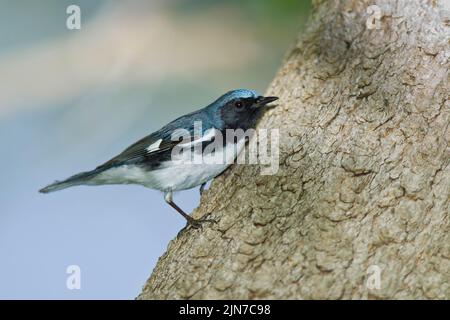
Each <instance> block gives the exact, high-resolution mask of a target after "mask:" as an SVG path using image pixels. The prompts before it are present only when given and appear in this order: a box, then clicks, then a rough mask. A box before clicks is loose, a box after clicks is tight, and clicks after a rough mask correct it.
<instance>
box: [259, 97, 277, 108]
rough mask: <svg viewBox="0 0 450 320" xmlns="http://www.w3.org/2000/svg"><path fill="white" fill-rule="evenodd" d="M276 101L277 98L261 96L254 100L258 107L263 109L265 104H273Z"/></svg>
mask: <svg viewBox="0 0 450 320" xmlns="http://www.w3.org/2000/svg"><path fill="white" fill-rule="evenodd" d="M276 100H278V97H263V96H260V97H258V98H257V99H256V102H257V104H258V106H259V107H263V106H265V105H266V104H269V103H271V102H274V101H276Z"/></svg>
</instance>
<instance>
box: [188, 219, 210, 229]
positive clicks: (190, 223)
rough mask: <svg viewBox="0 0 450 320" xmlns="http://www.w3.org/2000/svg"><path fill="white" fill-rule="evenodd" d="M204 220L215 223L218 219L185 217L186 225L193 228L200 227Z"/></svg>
mask: <svg viewBox="0 0 450 320" xmlns="http://www.w3.org/2000/svg"><path fill="white" fill-rule="evenodd" d="M205 222H210V223H217V222H218V221H217V220H215V219H205V218H200V219H194V218H192V217H189V219H187V225H186V227H188V226H191V227H192V228H194V229H201V228H202V227H203V224H204V223H205Z"/></svg>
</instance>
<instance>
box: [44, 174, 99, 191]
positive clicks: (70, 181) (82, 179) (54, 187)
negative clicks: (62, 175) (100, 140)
mask: <svg viewBox="0 0 450 320" xmlns="http://www.w3.org/2000/svg"><path fill="white" fill-rule="evenodd" d="M100 172H101V170H98V169H95V170H92V171H87V172H81V173H78V174H76V175H73V176H71V177H70V178H67V179H66V180H63V181H55V182H54V183H52V184H50V185H48V186H46V187H45V188H42V189H41V190H39V192H40V193H50V192H54V191H58V190H62V189H66V188H70V187H74V186H79V185H83V184H90V183H89V181H90V180H91V179H92V178H93V177H94V176H96V175H97V174H98V173H100Z"/></svg>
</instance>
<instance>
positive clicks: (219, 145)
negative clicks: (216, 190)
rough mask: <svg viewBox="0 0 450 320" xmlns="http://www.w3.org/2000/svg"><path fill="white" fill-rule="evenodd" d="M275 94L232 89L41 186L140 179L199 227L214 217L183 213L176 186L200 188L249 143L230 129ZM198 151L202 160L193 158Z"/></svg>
mask: <svg viewBox="0 0 450 320" xmlns="http://www.w3.org/2000/svg"><path fill="white" fill-rule="evenodd" d="M277 99H278V97H264V96H262V95H260V94H258V93H257V92H256V91H254V90H247V89H237V90H232V91H229V92H227V93H225V94H224V95H222V96H221V97H219V98H218V99H217V100H215V101H214V102H212V103H211V104H209V105H207V106H206V107H204V108H202V109H200V110H197V111H194V112H192V113H189V114H186V115H184V116H182V117H179V118H178V119H176V120H174V121H172V122H170V123H169V124H167V125H165V126H164V127H162V128H161V129H159V130H158V131H156V132H153V133H151V134H149V135H148V136H146V137H144V138H142V139H141V140H139V141H137V142H136V143H134V144H132V145H131V146H130V147H128V148H127V149H125V150H124V151H123V152H122V153H120V154H119V155H117V156H116V157H114V158H112V159H111V160H109V161H107V162H106V163H104V164H102V165H100V166H98V167H97V168H95V169H94V170H92V171H87V172H81V173H78V174H76V175H73V176H71V177H69V178H68V179H66V180H63V181H56V182H54V183H52V184H50V185H48V186H46V187H45V188H43V189H41V190H40V192H42V193H50V192H54V191H58V190H61V189H66V188H69V187H73V186H79V185H88V186H96V185H106V184H139V185H143V186H145V187H148V188H151V189H156V190H160V191H162V192H164V199H165V201H166V202H167V203H168V204H169V205H170V206H172V207H173V208H174V209H175V210H176V211H178V212H179V213H180V214H181V215H182V216H183V217H184V218H185V219H186V220H187V223H188V224H190V225H192V226H193V227H199V226H201V223H202V222H211V221H212V220H208V219H194V218H193V217H191V216H190V215H188V214H187V213H185V212H184V211H183V210H182V209H181V208H180V207H178V206H177V205H176V204H175V202H174V201H173V192H175V191H179V190H185V189H191V188H193V187H196V186H200V194H202V193H203V190H204V187H205V185H206V183H207V182H208V181H210V180H211V179H213V178H215V177H217V176H219V175H220V174H221V173H223V172H224V171H225V170H226V169H227V168H228V167H229V166H230V165H231V164H232V163H233V161H234V160H235V159H236V157H237V155H238V154H239V153H240V151H241V150H242V148H243V146H244V145H245V136H244V137H242V136H241V137H239V136H234V137H233V136H232V138H231V139H230V138H227V139H223V137H225V136H226V137H228V136H227V132H228V131H230V130H232V131H233V130H234V131H236V130H241V132H244V131H246V130H248V129H252V128H254V127H255V125H256V122H257V120H258V118H259V116H260V115H261V113H262V111H263V110H264V109H265V108H264V106H266V105H267V104H269V103H270V102H273V101H275V100H277ZM236 137H237V138H236ZM213 144H214V148H211V146H212V145H213ZM199 155H200V156H201V157H200V159H201V161H195V158H196V157H197V156H199ZM192 158H194V160H193V159H192ZM211 160H214V161H211Z"/></svg>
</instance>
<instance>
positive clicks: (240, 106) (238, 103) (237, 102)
mask: <svg viewBox="0 0 450 320" xmlns="http://www.w3.org/2000/svg"><path fill="white" fill-rule="evenodd" d="M234 105H235V106H236V108H238V109H240V108H242V102H241V101H236V103H235V104H234Z"/></svg>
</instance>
